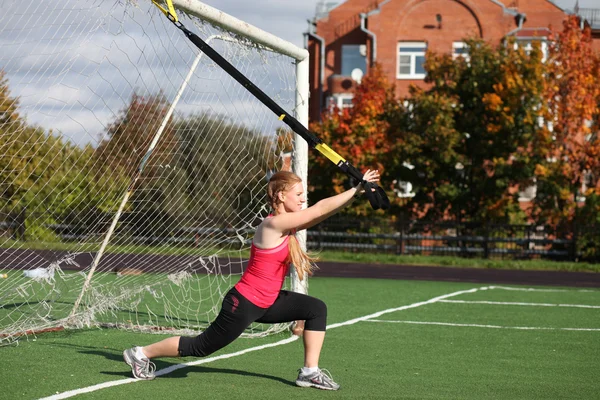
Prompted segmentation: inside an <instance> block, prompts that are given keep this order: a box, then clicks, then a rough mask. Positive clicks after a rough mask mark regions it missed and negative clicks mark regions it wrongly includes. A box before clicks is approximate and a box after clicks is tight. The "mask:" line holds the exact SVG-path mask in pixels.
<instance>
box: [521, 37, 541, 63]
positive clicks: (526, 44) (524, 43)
mask: <svg viewBox="0 0 600 400" xmlns="http://www.w3.org/2000/svg"><path fill="white" fill-rule="evenodd" d="M533 41H539V42H540V50H542V62H546V60H547V59H548V41H547V40H546V39H542V38H539V39H536V38H527V39H517V40H515V50H516V49H517V48H518V47H523V49H525V52H526V53H527V54H528V55H529V53H530V52H531V50H533V46H532V42H533Z"/></svg>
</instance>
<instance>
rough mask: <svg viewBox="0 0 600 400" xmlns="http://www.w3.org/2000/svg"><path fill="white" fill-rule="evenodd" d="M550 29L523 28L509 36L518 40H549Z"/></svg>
mask: <svg viewBox="0 0 600 400" xmlns="http://www.w3.org/2000/svg"><path fill="white" fill-rule="evenodd" d="M550 33H552V32H551V31H550V29H548V28H543V27H539V28H521V29H519V30H516V31H514V32H512V33H510V34H509V36H514V37H516V38H517V39H525V38H539V39H543V38H547V37H548V36H550Z"/></svg>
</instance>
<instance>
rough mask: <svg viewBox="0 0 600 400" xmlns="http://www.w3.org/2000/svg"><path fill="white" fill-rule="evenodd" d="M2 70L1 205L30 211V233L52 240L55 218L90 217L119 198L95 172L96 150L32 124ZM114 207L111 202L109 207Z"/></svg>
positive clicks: (4, 208) (7, 210) (6, 209)
mask: <svg viewBox="0 0 600 400" xmlns="http://www.w3.org/2000/svg"><path fill="white" fill-rule="evenodd" d="M18 108H19V102H18V99H16V98H14V97H11V96H10V91H9V84H8V80H7V79H6V77H5V75H4V73H3V72H0V210H2V211H3V212H4V213H6V214H16V213H19V212H21V211H22V210H23V209H26V210H27V229H28V232H27V237H28V238H29V239H52V238H53V237H54V236H53V233H52V231H51V230H50V229H49V228H48V225H49V224H52V223H57V222H61V223H69V221H71V220H73V219H77V220H85V219H86V218H87V217H89V215H90V214H94V213H96V214H97V213H98V211H99V210H101V209H102V208H104V209H106V207H107V202H110V201H111V199H114V198H115V193H114V191H112V190H111V187H112V186H111V185H107V184H106V183H107V177H106V176H99V177H98V176H97V175H96V173H95V172H94V168H93V166H94V160H93V157H92V155H93V152H94V150H93V149H92V148H91V146H84V147H83V148H81V147H79V146H76V145H74V144H72V143H70V142H68V141H65V140H64V139H63V138H62V137H60V136H57V135H55V134H54V133H53V132H52V131H48V132H46V131H44V129H42V128H40V127H36V126H31V125H29V124H28V123H27V122H26V120H25V119H24V118H23V117H21V116H20V114H19V112H18ZM109 207H110V206H109Z"/></svg>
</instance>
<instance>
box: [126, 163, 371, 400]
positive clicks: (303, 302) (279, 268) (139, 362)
mask: <svg viewBox="0 0 600 400" xmlns="http://www.w3.org/2000/svg"><path fill="white" fill-rule="evenodd" d="M363 179H364V180H365V181H367V182H378V181H379V172H378V171H371V170H368V171H367V172H366V173H365V174H364V177H363ZM363 191H364V189H363V187H362V184H359V185H358V186H356V187H354V188H352V189H349V190H347V191H345V192H343V193H340V194H338V195H336V196H332V197H328V198H326V199H324V200H321V201H319V202H318V203H316V204H315V205H313V206H311V207H308V208H306V209H302V208H303V205H304V203H305V202H306V197H305V194H304V189H303V186H302V181H301V179H300V178H299V177H298V176H297V175H295V174H293V173H291V172H278V173H276V174H274V175H273V176H272V177H271V179H270V180H269V184H268V188H267V197H268V201H269V205H270V206H271V207H272V209H273V214H272V215H269V216H268V217H267V218H266V219H265V220H264V221H263V222H262V223H261V224H260V225H259V226H258V227H257V228H256V233H255V234H254V239H253V240H252V247H251V252H250V260H249V261H248V267H247V269H246V271H245V272H244V273H243V275H242V277H241V279H240V281H239V282H238V283H237V284H236V285H235V286H234V287H233V288H231V290H229V292H228V293H227V294H226V295H225V298H224V299H223V304H222V308H221V311H220V312H219V315H218V316H217V318H216V319H215V320H214V322H212V324H211V325H210V326H209V327H208V328H207V329H206V330H205V331H204V332H203V333H202V334H200V335H199V336H196V337H193V338H192V337H183V336H176V337H171V338H168V339H164V340H162V341H160V342H157V343H154V344H151V345H149V346H145V347H134V348H131V349H128V350H125V351H124V352H123V358H124V360H125V362H126V363H127V364H129V366H131V369H132V372H133V376H134V377H136V378H138V379H154V377H155V375H154V370H155V366H154V364H153V363H152V362H150V359H152V358H155V357H177V356H181V357H185V356H196V357H205V356H208V355H209V354H212V353H214V352H215V351H217V350H219V349H222V348H223V347H225V346H227V345H228V344H229V343H231V342H232V341H233V340H235V339H236V338H237V337H238V336H240V335H241V334H242V332H243V331H244V330H245V329H246V328H247V327H248V326H250V324H252V323H253V322H260V323H269V324H272V323H280V322H292V321H305V323H304V334H303V341H304V367H303V368H301V369H300V371H299V374H298V378H297V379H296V385H298V386H302V387H316V388H319V389H326V390H337V389H339V387H340V386H339V385H338V384H337V383H335V382H334V381H333V379H332V378H331V376H329V375H328V374H326V372H324V371H323V370H321V369H319V356H320V354H321V348H322V346H323V340H324V339H325V328H326V325H327V307H326V305H325V303H323V302H322V301H321V300H319V299H316V298H314V297H310V296H307V295H304V294H300V293H295V292H290V291H287V290H281V288H282V286H283V282H284V280H285V277H286V275H287V274H288V270H289V265H290V264H291V265H293V266H294V268H296V271H297V272H298V275H299V277H300V278H301V279H302V278H303V277H304V274H311V273H312V270H313V264H312V263H311V258H310V257H309V256H308V255H307V254H306V253H305V252H304V251H303V250H302V249H301V248H300V245H299V244H298V241H297V240H296V236H295V233H296V231H298V230H301V229H307V228H310V227H311V226H314V225H316V224H318V223H319V222H321V221H323V220H324V219H326V218H328V217H330V216H332V215H333V214H335V213H337V212H338V211H340V210H341V209H343V208H344V207H346V206H347V205H349V204H350V203H351V202H352V200H353V199H354V197H355V196H356V195H357V194H360V193H361V192H363Z"/></svg>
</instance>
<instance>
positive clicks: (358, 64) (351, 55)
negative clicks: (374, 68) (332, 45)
mask: <svg viewBox="0 0 600 400" xmlns="http://www.w3.org/2000/svg"><path fill="white" fill-rule="evenodd" d="M366 56H367V46H366V45H364V44H345V45H343V46H342V75H343V76H350V75H351V74H352V71H354V70H355V69H360V70H361V71H362V73H363V74H364V73H365V72H367V57H366Z"/></svg>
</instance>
